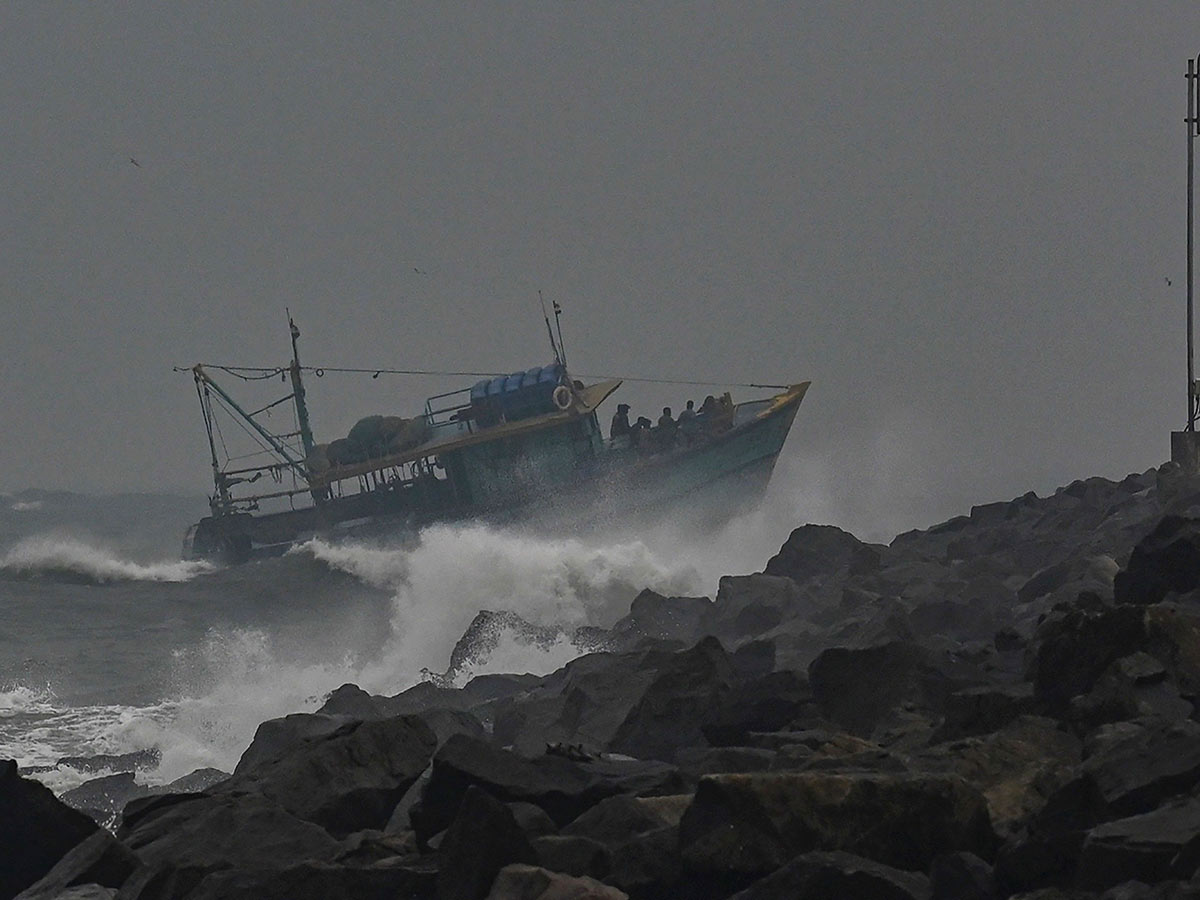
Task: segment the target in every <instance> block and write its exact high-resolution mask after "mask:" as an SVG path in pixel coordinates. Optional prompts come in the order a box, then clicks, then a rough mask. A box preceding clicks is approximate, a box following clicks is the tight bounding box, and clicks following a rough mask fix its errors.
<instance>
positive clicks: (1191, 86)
mask: <svg viewBox="0 0 1200 900" xmlns="http://www.w3.org/2000/svg"><path fill="white" fill-rule="evenodd" d="M1198 63H1200V57H1197V58H1196V59H1188V70H1187V82H1188V84H1187V88H1188V111H1187V118H1186V119H1184V122H1186V123H1187V132H1188V140H1187V379H1188V383H1187V390H1188V414H1187V426H1186V428H1185V430H1186V431H1195V430H1196V375H1195V365H1194V362H1193V345H1194V337H1193V333H1194V332H1193V322H1194V316H1193V313H1192V282H1193V277H1192V276H1193V256H1194V253H1193V243H1194V242H1193V238H1192V233H1193V219H1194V214H1193V209H1192V207H1193V196H1194V191H1193V182H1194V178H1193V170H1194V168H1195V155H1196V153H1195V143H1196V131H1197V128H1196V125H1197V117H1196V113H1197V109H1196V84H1197V79H1198V78H1200V72H1197V64H1198Z"/></svg>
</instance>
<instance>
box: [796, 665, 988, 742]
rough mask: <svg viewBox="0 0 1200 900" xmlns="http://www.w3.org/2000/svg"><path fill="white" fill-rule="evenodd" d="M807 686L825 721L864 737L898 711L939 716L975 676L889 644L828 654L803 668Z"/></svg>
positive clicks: (976, 679) (891, 718) (957, 667)
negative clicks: (809, 686)
mask: <svg viewBox="0 0 1200 900" xmlns="http://www.w3.org/2000/svg"><path fill="white" fill-rule="evenodd" d="M808 680H809V684H810V685H811V686H812V691H813V696H814V697H815V698H816V700H817V702H818V703H819V704H820V706H821V709H822V711H823V712H824V714H825V716H826V717H827V718H828V719H830V720H831V721H833V722H835V723H836V724H837V725H839V726H840V727H842V728H844V729H846V730H847V731H849V732H850V733H851V734H857V735H860V736H862V737H870V736H871V735H872V734H874V733H875V732H876V731H877V730H878V729H880V728H881V727H886V726H888V725H891V724H894V723H895V722H896V719H897V715H896V714H897V711H898V710H901V709H905V710H907V711H913V710H924V711H929V712H932V713H934V714H936V715H940V714H941V711H942V710H943V709H944V707H945V704H946V698H947V697H948V696H949V695H950V694H952V693H954V692H955V691H957V690H961V689H963V688H965V687H968V686H971V685H972V684H973V683H976V682H978V680H979V676H978V674H977V673H974V672H971V671H969V670H963V669H962V667H961V665H960V664H958V663H956V662H954V661H953V660H951V659H949V658H948V657H947V656H944V655H941V654H938V653H936V652H934V651H931V650H928V649H926V648H924V647H922V646H920V645H918V644H915V643H912V642H909V641H893V642H890V643H886V644H882V645H879V646H875V647H866V648H863V649H850V648H848V647H833V648H830V649H828V650H826V651H825V652H823V653H822V654H821V655H820V656H818V657H817V658H816V659H815V660H814V661H813V663H812V665H811V666H809V669H808Z"/></svg>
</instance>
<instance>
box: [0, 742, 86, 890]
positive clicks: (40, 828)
mask: <svg viewBox="0 0 1200 900" xmlns="http://www.w3.org/2000/svg"><path fill="white" fill-rule="evenodd" d="M97 827H98V826H97V825H96V823H95V822H93V821H92V820H91V819H90V818H88V817H87V816H85V815H84V814H83V813H81V812H78V811H76V810H74V809H71V807H69V806H67V805H66V804H65V803H63V802H62V801H60V800H59V799H58V798H56V797H55V796H54V794H53V793H51V792H50V789H49V788H47V787H46V786H45V785H43V784H41V783H40V782H37V781H32V780H29V779H26V778H22V777H21V776H20V774H19V773H18V771H17V764H16V762H14V761H13V760H7V761H5V762H2V763H0V898H5V900H6V898H9V897H14V896H16V895H17V894H19V893H20V892H21V891H23V890H24V889H25V888H27V887H29V886H30V885H31V884H33V883H34V882H35V881H37V880H38V879H40V878H42V877H43V876H45V875H46V874H47V873H48V872H49V871H50V870H51V869H52V868H53V867H54V866H55V864H56V863H58V861H59V860H61V859H62V858H63V857H64V856H65V855H66V854H67V852H68V851H69V850H71V848H72V847H75V846H76V845H77V844H79V842H80V841H82V840H84V839H85V838H88V837H90V836H91V835H92V834H93V833H94V832H95V831H96V830H97Z"/></svg>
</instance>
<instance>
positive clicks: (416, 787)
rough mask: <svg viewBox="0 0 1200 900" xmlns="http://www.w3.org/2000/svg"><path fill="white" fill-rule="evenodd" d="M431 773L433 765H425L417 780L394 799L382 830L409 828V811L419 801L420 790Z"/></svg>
mask: <svg viewBox="0 0 1200 900" xmlns="http://www.w3.org/2000/svg"><path fill="white" fill-rule="evenodd" d="M432 774H433V766H432V765H429V766H426V767H425V771H423V772H422V773H421V774H420V775H418V776H417V780H416V781H414V782H413V783H412V784H410V785H409V786H408V790H406V791H405V792H404V793H403V794H402V795H401V796H400V799H399V800H397V801H396V805H395V806H393V807H392V814H391V815H390V816H388V821H387V824H386V825H385V826H383V830H384V831H385V832H386V833H387V834H399V833H401V832H404V831H408V830H410V829H411V827H412V823H411V822H410V821H409V812H410V810H412V808H413V807H414V806H416V805H417V803H418V802H419V801H420V799H421V792H422V791H424V790H425V785H427V784H428V783H429V778H430V776H431V775H432Z"/></svg>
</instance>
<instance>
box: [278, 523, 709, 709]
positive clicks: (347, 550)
mask: <svg viewBox="0 0 1200 900" xmlns="http://www.w3.org/2000/svg"><path fill="white" fill-rule="evenodd" d="M301 552H308V553H311V554H312V555H313V556H314V557H315V558H317V559H321V560H323V561H325V562H326V563H327V564H328V565H331V566H334V567H337V568H340V569H342V570H343V571H347V572H350V573H353V574H355V575H357V576H358V577H361V578H363V579H364V580H367V581H368V582H370V583H371V584H374V585H376V586H380V587H383V586H386V587H388V588H389V589H391V590H392V591H394V598H393V607H394V609H393V617H392V633H391V638H390V640H389V642H388V644H387V646H386V647H385V649H384V652H383V654H382V656H381V658H380V659H379V660H377V661H375V662H374V663H372V664H369V665H367V666H365V667H364V669H363V671H362V673H360V674H361V678H362V682H361V686H362V687H364V688H367V689H368V690H374V691H376V692H387V693H395V692H396V691H398V690H402V689H403V688H405V687H407V686H409V685H411V684H412V683H414V682H415V681H417V680H419V679H420V678H421V677H422V672H423V671H433V672H442V671H444V670H445V669H446V667H447V665H448V662H449V657H450V652H451V650H452V649H453V648H454V645H455V642H456V641H457V640H458V639H459V637H460V636H461V635H462V634H463V632H464V631H465V630H466V628H467V626H468V625H470V624H471V621H472V620H473V619H474V617H475V615H476V614H477V613H478V612H479V611H480V610H485V609H486V610H493V611H504V612H512V613H515V614H517V615H518V616H520V617H521V618H522V619H524V620H526V621H528V622H530V623H532V624H534V625H547V626H557V627H560V628H564V629H571V628H574V627H576V626H579V625H585V624H590V625H600V626H608V625H611V624H612V623H613V622H614V621H615V620H616V619H618V618H620V616H622V615H624V614H625V613H626V612H628V611H629V603H630V601H631V600H632V599H633V597H635V596H636V595H637V593H638V592H639V591H640V590H642V589H643V588H646V587H648V588H651V589H654V590H657V591H660V592H663V593H667V594H672V593H688V592H689V591H692V590H694V589H695V588H696V587H697V586H698V577H697V573H696V571H695V569H694V567H693V566H691V565H690V564H686V563H665V562H663V561H662V560H660V559H659V558H658V557H656V556H655V555H654V553H653V552H652V551H651V550H650V549H649V548H648V547H647V546H646V545H645V544H644V543H643V542H641V541H639V540H625V541H623V542H614V543H601V544H599V545H594V544H590V543H587V542H584V541H583V540H580V539H576V538H554V537H545V536H538V535H534V534H530V533H527V532H519V531H511V530H500V529H497V528H493V527H488V526H485V525H478V524H473V525H458V526H451V525H440V526H435V527H431V528H427V529H425V530H424V531H423V532H422V533H421V535H420V540H419V542H418V543H417V544H416V545H414V546H409V547H406V548H402V549H395V550H386V549H380V548H376V547H366V546H358V545H353V544H350V545H346V544H342V545H329V544H326V543H325V542H322V541H312V542H309V543H308V544H305V545H304V547H303V548H302V551H301ZM507 646H508V654H507V655H508V657H509V661H510V663H511V664H512V665H513V666H514V667H516V668H519V669H521V670H522V671H528V672H535V673H544V672H548V671H553V669H554V668H557V666H558V665H561V664H562V663H563V662H566V661H568V660H569V659H570V658H571V656H572V655H577V654H578V653H579V652H580V648H576V649H574V650H573V651H571V650H569V649H567V647H566V646H557V647H556V648H555V649H554V651H553V652H547V650H546V649H545V648H543V647H541V646H538V645H536V644H530V645H529V646H527V648H526V651H525V658H524V660H523V663H524V664H523V665H522V660H520V659H517V658H515V657H514V656H513V655H512V651H513V650H514V649H515V644H514V643H513V642H512V641H509V642H508V645H507ZM480 665H486V663H483V662H482V661H481V662H480ZM489 668H490V666H489Z"/></svg>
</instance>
